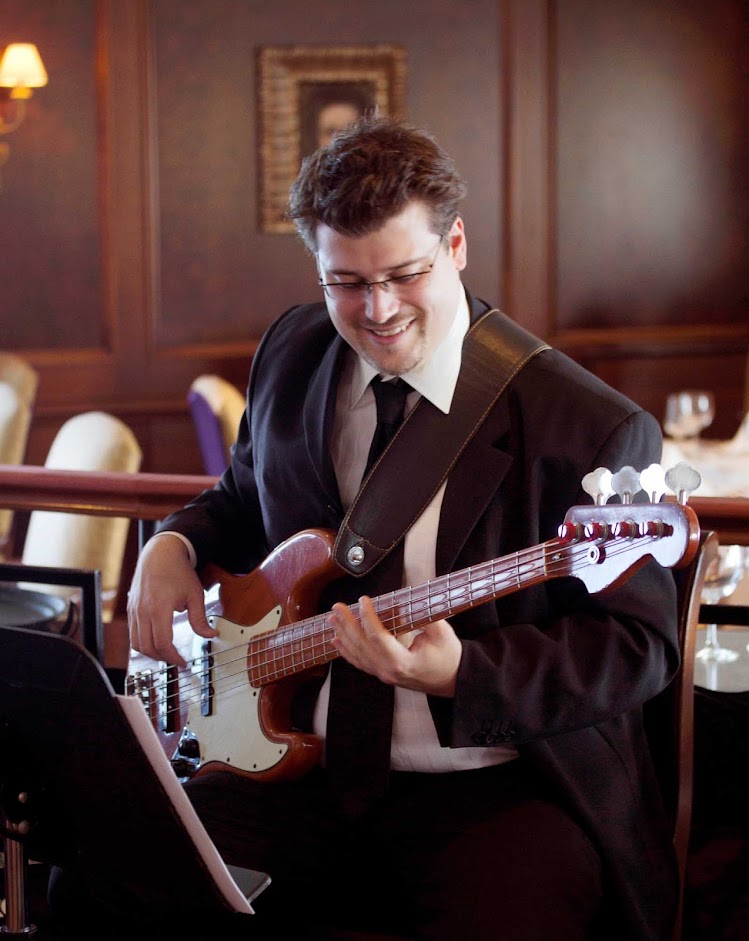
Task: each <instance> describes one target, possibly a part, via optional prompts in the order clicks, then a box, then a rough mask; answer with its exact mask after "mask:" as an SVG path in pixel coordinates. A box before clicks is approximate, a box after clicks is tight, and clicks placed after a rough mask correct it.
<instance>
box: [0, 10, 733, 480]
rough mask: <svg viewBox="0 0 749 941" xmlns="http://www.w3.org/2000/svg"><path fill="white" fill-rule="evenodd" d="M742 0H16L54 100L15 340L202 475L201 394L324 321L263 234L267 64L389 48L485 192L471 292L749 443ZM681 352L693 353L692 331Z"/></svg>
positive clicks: (8, 214) (628, 386)
mask: <svg viewBox="0 0 749 941" xmlns="http://www.w3.org/2000/svg"><path fill="white" fill-rule="evenodd" d="M744 7H745V4H744V3H743V2H742V0H719V2H717V3H713V4H704V3H702V2H700V0H658V2H655V3H654V2H652V0H630V2H628V3H627V4H621V3H619V2H617V0H595V2H593V0H474V2H472V3H470V4H466V3H465V2H464V0H438V2H436V3H434V2H432V0H412V2H411V3H409V4H407V5H405V6H404V5H403V4H402V2H401V0H382V2H380V3H379V4H367V3H364V2H358V3H346V2H344V0H319V2H318V3H316V4H314V5H310V4H309V2H308V0H285V2H284V3H283V4H267V3H261V2H260V0H220V2H216V3H211V4H207V3H205V2H203V0H128V2H126V3H123V2H120V0H69V2H66V3H59V2H57V0H38V2H37V3H36V4H33V5H28V4H25V3H22V2H21V0H5V2H4V3H3V5H2V10H1V11H0V44H3V45H4V43H5V42H7V41H11V40H12V39H14V38H16V39H24V38H29V39H31V40H33V41H36V42H37V43H38V45H39V47H40V49H41V50H42V54H43V56H44V58H45V61H46V63H47V66H48V70H49V73H50V84H49V86H48V87H47V88H45V89H42V90H41V91H39V92H38V93H37V94H36V95H35V96H34V98H33V99H32V100H31V108H30V114H29V117H28V119H27V122H26V124H25V125H24V126H23V127H22V128H21V129H20V130H19V131H17V132H16V133H15V134H14V135H12V136H10V137H9V138H8V139H7V140H8V143H9V144H10V146H11V155H10V160H9V163H8V164H7V165H6V167H5V168H4V169H3V175H4V184H5V185H4V190H3V191H2V192H0V235H1V236H2V244H3V252H2V254H1V255H0V283H2V285H3V287H2V289H1V290H0V343H1V344H2V346H3V347H4V348H9V349H14V350H17V351H19V352H22V353H24V354H25V355H27V356H28V357H29V358H30V359H31V361H32V362H33V363H34V365H35V366H37V368H38V369H39V371H40V375H41V385H40V391H39V401H38V404H37V412H36V416H35V422H34V433H33V436H32V440H31V444H30V451H29V460H30V461H32V462H36V463H41V462H42V461H43V459H44V456H45V455H46V450H47V448H48V446H49V443H50V442H51V439H52V437H53V435H54V433H55V431H56V430H57V428H59V426H60V424H61V423H62V422H63V421H64V420H65V418H67V417H69V416H70V415H72V414H74V413H75V412H78V411H83V410H86V409H89V408H101V409H104V410H107V411H111V412H113V413H114V414H117V415H120V417H122V418H123V419H125V420H126V421H128V423H130V424H131V425H132V427H133V428H134V429H135V430H136V433H137V434H138V437H139V440H141V444H142V446H143V449H144V454H145V460H144V470H148V471H168V472H179V471H185V472H191V473H196V472H198V471H199V470H200V460H199V455H198V452H197V448H196V447H195V442H194V438H193V432H192V428H191V424H190V419H189V416H188V413H187V409H186V403H185V395H186V392H187V388H188V386H189V383H190V381H191V380H192V378H194V376H196V375H198V374H199V373H201V372H217V373H219V374H221V375H223V376H225V377H226V378H227V379H229V380H230V381H232V382H234V383H235V384H236V385H238V386H240V387H242V386H244V385H245V383H246V380H247V374H248V370H249V366H250V361H251V357H252V353H253V351H254V349H255V346H256V344H257V342H258V339H259V337H260V335H261V333H262V330H263V329H264V327H265V326H266V325H267V324H268V323H270V322H271V320H272V319H273V318H274V317H275V316H276V315H277V314H278V313H280V312H281V311H282V310H283V309H285V308H286V307H287V306H288V305H290V304H292V303H295V302H298V301H301V300H307V299H311V298H316V297H318V296H319V292H318V290H317V286H316V279H315V276H314V270H313V269H312V266H311V264H310V259H309V258H307V257H306V256H305V254H304V251H303V250H302V248H301V246H300V244H299V243H298V242H297V240H296V238H295V237H294V236H293V235H267V234H264V233H262V232H261V231H260V229H259V225H258V219H257V216H258V213H257V185H258V181H257V166H258V160H257V147H258V140H257V115H256V113H255V101H256V93H257V88H256V74H255V57H256V50H257V48H258V47H259V46H261V45H281V44H295V43H302V42H308V43H316V44H322V43H327V42H336V43H344V44H350V43H358V42H394V43H399V44H401V45H403V46H404V48H405V50H406V58H407V112H408V117H409V119H410V120H412V121H413V122H415V123H417V124H422V125H424V126H426V127H428V128H429V129H430V130H431V131H433V132H434V133H435V134H436V136H437V137H438V138H439V139H440V140H441V141H442V142H443V143H444V144H445V146H446V147H447V149H448V150H450V151H451V152H452V153H453V155H454V156H455V157H456V160H457V162H458V165H459V167H460V168H461V170H462V171H463V173H464V174H465V176H466V178H467V179H468V182H469V195H468V198H467V200H466V204H465V212H464V215H465V218H466V223H467V231H468V242H469V267H468V269H467V273H466V282H467V284H468V285H469V287H471V289H472V290H473V291H474V292H475V293H477V294H479V295H480V296H483V297H485V298H486V299H487V300H490V301H497V300H498V301H499V302H500V303H501V304H502V306H503V307H504V308H505V309H506V310H507V311H508V312H509V313H510V314H512V315H513V316H515V317H516V318H517V319H518V320H519V321H520V322H522V323H523V324H525V325H526V326H528V327H529V328H530V329H532V330H534V331H535V332H537V333H539V334H541V335H542V336H544V337H545V338H547V339H549V340H551V341H552V342H554V343H556V344H557V345H559V346H560V347H561V348H562V349H564V350H566V351H567V352H568V353H569V354H570V355H572V356H573V357H574V358H576V359H579V360H580V361H581V362H583V363H584V364H585V365H587V366H588V367H589V368H591V369H592V370H593V371H595V372H597V373H599V374H600V375H602V376H604V378H607V379H608V380H609V381H611V382H612V383H613V384H614V385H617V386H618V387H619V388H621V389H622V390H623V391H625V392H627V393H628V394H630V395H631V396H632V397H633V398H635V399H637V400H638V401H640V402H641V403H642V404H643V405H645V406H646V407H648V408H650V409H651V410H652V411H653V412H654V413H655V414H660V413H661V411H662V402H663V400H664V398H665V395H666V393H667V392H668V391H670V390H671V389H672V388H676V387H678V386H686V385H694V384H696V383H697V382H699V383H701V384H705V385H709V386H710V387H711V388H714V389H715V391H716V392H717V394H718V400H719V419H718V421H717V422H716V425H715V428H714V429H713V430H714V432H715V433H720V434H722V433H724V431H728V430H729V428H730V427H731V426H732V423H733V422H734V421H736V420H737V418H738V414H739V413H740V410H741V407H742V406H741V396H742V394H743V393H742V389H743V387H744V378H743V363H744V359H745V356H746V355H747V354H746V351H747V346H748V345H749V332H748V328H747V323H748V322H749V318H747V297H746V289H745V271H746V270H747V261H749V258H748V257H747V256H748V255H749V225H748V224H747V223H749V219H748V218H747V216H748V215H749V209H748V199H749V196H748V191H747V187H746V183H745V180H746V179H747V178H748V177H749V173H748V172H747V170H748V168H747V163H748V161H749V153H748V150H749V136H748V133H747V130H746V120H745V116H746V113H747V104H748V102H747V78H746V77H747V74H749V69H748V68H747V56H748V55H749V53H748V52H747V49H746V48H745V43H742V40H741V37H742V36H743V35H745V33H746V17H747V14H746V12H745V9H744ZM690 330H691V332H690Z"/></svg>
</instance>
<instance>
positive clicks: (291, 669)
mask: <svg viewBox="0 0 749 941" xmlns="http://www.w3.org/2000/svg"><path fill="white" fill-rule="evenodd" d="M648 538H649V537H648ZM655 538H657V537H655ZM536 548H538V547H536ZM563 548H565V549H567V550H569V549H570V547H563ZM575 548H582V547H581V546H576V547H575ZM589 549H590V544H588V546H587V547H586V552H585V554H586V555H587V552H588V550H589ZM620 551H621V550H620ZM616 554H618V552H617V550H616V549H614V551H613V552H610V553H609V555H610V556H615V555H616ZM489 566H490V563H481V564H480V565H479V566H475V567H474V568H476V569H485V568H487V567H489ZM560 567H561V568H562V569H566V566H556V568H560ZM515 568H516V566H515V565H512V566H507V567H505V569H506V571H510V572H512V570H513V569H515ZM499 570H500V569H499V568H498V569H497V571H499ZM552 570H553V569H552V566H548V567H547V572H548V571H552ZM468 571H469V570H464V572H463V573H462V574H463V575H465V574H466V573H467V572H468ZM494 574H495V575H496V572H495V573H494ZM418 587H420V588H423V587H428V585H426V586H418ZM468 588H469V591H468V596H470V594H471V591H470V588H471V586H468ZM404 594H408V589H399V590H398V591H397V592H391V593H390V594H388V595H383V596H380V599H379V600H381V601H383V602H384V601H387V600H388V599H389V598H391V597H393V596H396V595H404ZM466 596H467V595H466V593H465V592H464V593H463V595H462V597H457V598H456V599H455V601H454V603H455V604H456V605H460V604H461V603H462V601H463V599H464V598H465V597H466ZM487 600H489V599H488V598H487ZM405 606H407V607H410V608H413V607H414V606H413V605H405ZM402 607H404V606H401V608H402ZM429 608H430V604H429V603H427V604H426V605H422V606H421V608H419V609H417V610H418V611H419V613H421V612H425V613H426V612H428V610H429ZM351 610H352V612H353V613H354V615H355V616H356V614H357V612H358V606H357V605H352V607H351ZM447 613H448V614H449V612H447ZM453 613H454V612H453ZM326 619H327V613H326V614H320V615H315V616H314V617H312V618H308V619H306V620H305V621H300V622H296V623H295V624H293V625H285V626H284V627H283V628H278V629H276V630H272V631H268V632H264V633H263V634H261V635H257V636H256V637H255V638H253V639H252V640H251V641H250V642H249V643H248V644H244V643H243V644H241V645H237V646H235V647H227V648H225V649H224V650H223V651H218V652H217V653H214V654H209V656H213V657H214V658H215V657H217V656H218V657H222V655H225V654H227V653H231V652H232V651H233V650H241V651H242V653H241V656H239V657H236V658H233V659H228V660H227V659H226V658H225V656H224V657H223V658H222V660H221V664H220V666H221V667H223V668H226V667H230V666H231V665H232V664H236V663H239V662H241V664H242V666H241V668H240V669H239V670H237V671H236V672H235V673H223V674H222V673H221V672H220V671H219V670H218V669H217V668H214V669H213V670H212V671H210V673H211V679H212V682H211V695H213V696H218V695H226V694H227V693H228V692H230V691H231V690H232V689H235V688H239V687H241V686H244V685H245V684H246V682H247V678H248V670H247V667H246V665H245V661H246V659H247V652H248V648H249V647H251V646H253V645H254V646H255V647H256V648H257V647H258V644H257V643H255V642H260V645H262V643H264V642H265V641H266V640H268V639H269V638H276V637H277V636H278V635H279V634H281V633H284V632H288V630H289V628H299V627H300V626H301V625H309V624H312V623H313V622H317V626H318V627H319V626H322V631H320V630H318V631H317V634H313V635H312V636H313V638H316V637H320V636H321V635H326V634H327V635H328V637H329V635H330V629H328V628H327V627H325V626H324V625H325V621H326ZM397 619H398V609H397V607H396V608H395V614H394V615H392V616H390V617H385V618H384V620H383V623H385V624H386V625H387V624H388V623H389V622H392V623H393V624H394V625H395V627H391V628H389V629H390V630H391V631H396V630H397V629H398V624H397V623H396V621H397ZM417 619H418V618H412V620H417ZM409 623H410V622H409ZM424 623H427V621H426V620H425V622H424ZM309 636H310V635H307V637H303V638H302V640H308V639H309ZM277 646H278V644H274V647H277ZM281 646H288V641H287V642H286V643H285V644H282V645H281ZM315 649H317V653H316V654H315V656H314V657H312V658H307V659H306V660H305V659H304V656H303V660H304V665H303V666H301V667H300V666H299V665H296V664H294V662H293V652H292V654H291V655H289V654H284V653H283V652H282V653H281V655H280V656H275V657H271V658H270V659H269V660H268V663H269V664H271V665H273V664H277V663H281V664H282V665H283V666H282V669H281V670H280V671H279V672H278V675H274V674H275V671H274V670H272V669H266V671H265V674H264V676H263V677H262V678H263V679H265V680H266V682H264V683H263V682H261V683H260V685H261V686H264V685H267V683H268V682H274V681H275V680H277V679H281V678H282V677H283V676H285V675H290V674H294V673H298V672H300V671H301V670H303V669H307V668H309V667H311V666H314V665H316V664H319V663H324V662H326V660H330V659H335V657H336V656H338V654H337V653H336V652H335V650H334V649H332V648H330V647H329V645H328V643H327V641H326V640H323V641H322V642H318V643H316V644H315V643H313V644H312V645H308V646H307V648H305V651H303V654H304V653H305V652H306V653H309V651H314V650H315ZM321 650H324V651H325V653H324V656H323V659H319V658H320V656H321V653H320V651H321ZM264 652H266V653H267V649H266V650H265V651H264ZM289 656H291V657H292V664H291V666H288V660H289ZM267 659H268V658H266V660H267ZM203 660H204V657H203V656H199V657H196V658H194V660H192V661H189V662H191V663H193V664H199V665H201V669H202V662H203ZM164 672H165V671H163V670H159V671H154V673H155V674H157V675H158V674H160V673H164ZM235 677H240V678H241V682H240V683H239V684H237V686H230V687H229V688H228V689H227V688H222V689H221V690H216V688H215V687H216V684H217V682H223V683H224V686H225V684H226V683H227V682H229V681H231V680H232V679H233V678H235ZM195 680H197V677H195V675H194V673H192V674H189V675H188V677H187V678H184V677H183V678H182V679H181V684H183V685H184V684H185V683H189V684H191V685H194V681H195ZM173 682H174V681H172V683H173ZM198 683H199V680H198ZM158 685H159V684H154V685H153V686H152V687H151V689H152V690H154V689H155V690H156V691H158ZM161 685H163V686H167V687H168V686H169V685H170V683H169V681H166V682H163V683H162V684H161ZM178 689H179V687H178ZM178 695H179V692H175V693H174V694H167V696H166V697H164V698H165V699H166V700H169V699H171V698H172V696H175V697H176V696H178ZM202 698H203V694H202V692H201V690H200V688H199V687H198V688H197V689H195V690H194V692H193V693H190V694H189V695H188V697H187V699H186V703H187V705H188V706H189V705H192V704H193V703H194V702H199V701H200V700H201V699H202ZM162 708H166V709H167V710H168V709H170V708H171V705H169V704H167V705H166V706H165V707H164V706H162Z"/></svg>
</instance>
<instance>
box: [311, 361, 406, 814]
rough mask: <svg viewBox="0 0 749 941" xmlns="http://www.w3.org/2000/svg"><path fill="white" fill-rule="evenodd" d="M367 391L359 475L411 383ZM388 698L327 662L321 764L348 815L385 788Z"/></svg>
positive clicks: (396, 418) (393, 426)
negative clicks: (372, 418)
mask: <svg viewBox="0 0 749 941" xmlns="http://www.w3.org/2000/svg"><path fill="white" fill-rule="evenodd" d="M372 391H373V392H374V395H375V402H376V404H377V427H376V428H375V433H374V436H373V438H372V444H371V446H370V449H369V455H368V457H367V467H366V469H365V471H364V477H366V476H367V473H368V472H369V470H370V468H371V467H372V465H373V464H374V463H375V461H376V460H377V458H378V457H379V456H380V454H382V452H383V450H384V449H385V446H386V445H387V443H388V441H390V439H391V438H392V437H393V435H394V434H395V432H396V430H397V428H398V426H399V425H400V424H401V422H402V421H403V412H404V409H405V406H406V396H407V395H408V393H409V392H410V391H411V387H410V386H409V385H408V384H407V383H406V382H404V381H403V380H402V379H395V380H393V381H390V382H384V381H383V380H381V379H379V378H375V379H373V380H372ZM402 560H403V556H402V553H392V554H391V556H390V557H388V559H385V560H383V563H382V564H383V565H384V564H385V563H386V562H387V563H389V565H388V570H389V576H390V577H389V579H388V581H389V582H390V584H383V585H382V588H381V589H380V593H383V592H384V591H390V590H394V589H396V588H400V587H401V580H402V577H403V561H402ZM394 563H395V564H394ZM393 699H394V690H393V687H392V686H388V685H387V684H385V683H382V682H380V680H378V679H377V677H375V676H371V675H370V674H369V673H363V672H362V671H361V670H357V669H356V668H355V667H352V666H351V665H350V664H349V663H347V662H346V660H344V659H343V657H339V658H338V659H337V660H334V661H333V664H332V667H331V679H330V705H329V708H328V726H327V731H326V739H327V744H326V766H327V769H328V776H329V779H330V783H331V786H332V788H333V790H334V791H335V792H336V794H337V795H338V798H339V800H340V802H341V806H342V808H343V811H344V813H346V814H347V815H348V816H351V817H355V816H359V815H360V814H362V813H364V812H365V811H366V810H367V809H368V808H369V807H371V806H372V804H373V803H374V802H375V801H376V800H377V799H378V798H379V797H381V796H382V795H383V794H384V793H385V791H386V789H387V781H388V775H389V771H390V739H391V735H392V730H393Z"/></svg>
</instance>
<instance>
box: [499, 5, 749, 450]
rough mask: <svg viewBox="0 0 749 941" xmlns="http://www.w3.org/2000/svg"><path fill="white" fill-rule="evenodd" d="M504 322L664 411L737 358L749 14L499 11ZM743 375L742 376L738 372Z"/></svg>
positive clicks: (730, 410) (726, 422) (746, 328)
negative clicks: (513, 322)
mask: <svg viewBox="0 0 749 941" xmlns="http://www.w3.org/2000/svg"><path fill="white" fill-rule="evenodd" d="M503 11H504V17H503V26H504V48H505V49H506V50H507V54H506V56H505V59H504V69H503V82H502V87H503V89H504V99H505V102H506V105H507V112H506V114H507V120H506V134H505V149H506V154H507V160H506V166H507V169H506V174H505V192H506V201H505V206H506V212H507V227H506V233H507V238H506V243H505V253H504V260H505V285H506V289H505V298H506V308H507V310H508V312H509V313H511V314H512V315H513V316H515V317H517V318H518V319H519V320H520V321H521V322H523V323H525V324H527V325H529V326H530V327H531V329H535V330H536V331H537V332H539V333H541V334H542V335H544V336H545V337H547V338H548V339H549V340H550V341H551V342H552V343H554V344H555V345H557V346H559V347H560V348H562V349H564V350H565V351H566V352H567V353H569V354H570V355H571V356H572V357H573V358H575V359H577V360H578V361H580V362H582V363H583V364H584V365H586V366H587V367H588V368H589V369H591V370H592V371H593V372H596V373H597V374H599V375H601V376H602V377H603V378H605V379H607V381H609V382H611V383H612V384H613V385H615V386H616V387H617V388H619V389H621V390H622V391H623V392H625V393H626V394H628V395H630V396H631V397H632V398H633V399H635V400H636V401H637V402H639V403H640V404H642V405H643V406H644V407H645V408H648V409H649V410H651V411H652V412H653V413H654V414H655V415H657V416H659V417H660V415H662V413H663V405H664V402H665V398H666V395H667V394H668V393H669V392H671V391H673V390H675V389H678V388H686V387H694V386H697V385H699V386H702V387H705V388H709V389H712V390H713V391H714V392H715V393H716V398H717V403H718V416H717V418H716V421H715V424H714V426H713V428H712V429H711V431H710V433H712V434H714V435H716V436H723V437H725V436H727V435H728V434H732V433H733V431H734V430H735V428H736V426H737V424H738V421H739V418H740V416H741V413H742V411H743V409H744V408H745V407H746V406H745V404H744V401H743V396H744V393H743V391H742V390H743V388H744V385H745V382H746V381H747V380H745V378H744V377H745V375H746V372H747V363H748V362H749V316H748V308H749V298H748V297H747V291H746V270H747V267H748V266H749V225H747V222H749V189H747V187H746V183H745V180H746V177H747V169H748V164H749V131H748V130H747V125H746V120H745V115H746V113H747V110H748V109H747V106H748V105H749V83H748V82H747V76H749V68H748V59H749V49H747V47H746V42H745V37H746V34H747V18H748V17H749V13H747V11H746V4H744V3H743V2H741V0H722V2H721V3H718V4H710V5H707V4H704V3H700V2H699V0H691V2H686V3H684V2H681V0H659V2H657V3H653V2H651V0H630V2H628V3H627V4H621V3H619V2H617V0H596V2H590V0H571V2H569V0H507V2H505V3H504V4H503ZM747 379H749V376H748V377H747Z"/></svg>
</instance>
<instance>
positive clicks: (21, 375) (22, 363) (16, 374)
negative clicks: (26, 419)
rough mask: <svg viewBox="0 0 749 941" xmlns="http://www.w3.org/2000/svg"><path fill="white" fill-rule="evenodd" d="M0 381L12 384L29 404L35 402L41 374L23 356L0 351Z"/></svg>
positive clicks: (20, 396) (21, 397)
mask: <svg viewBox="0 0 749 941" xmlns="http://www.w3.org/2000/svg"><path fill="white" fill-rule="evenodd" d="M0 382H7V384H8V385H9V386H12V387H13V388H14V389H15V390H16V392H17V393H18V396H19V398H20V399H22V400H23V401H24V402H27V403H28V405H29V406H31V405H33V404H34V400H35V399H36V390H37V387H38V385H39V374H38V373H37V371H36V370H35V369H34V367H33V366H32V365H31V363H29V362H27V360H25V359H24V358H23V357H22V356H17V355H16V354H15V353H0Z"/></svg>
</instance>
